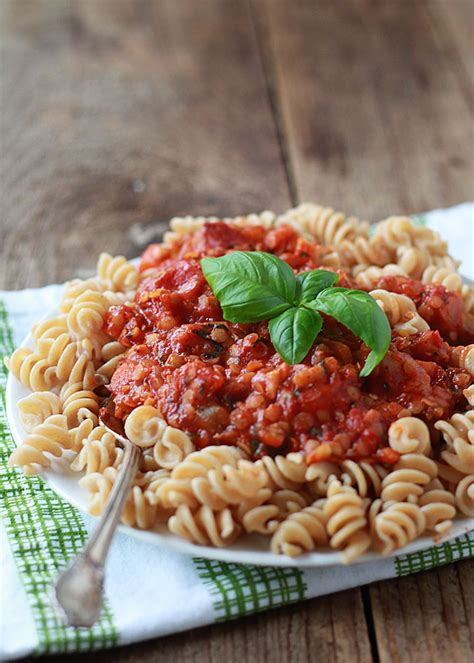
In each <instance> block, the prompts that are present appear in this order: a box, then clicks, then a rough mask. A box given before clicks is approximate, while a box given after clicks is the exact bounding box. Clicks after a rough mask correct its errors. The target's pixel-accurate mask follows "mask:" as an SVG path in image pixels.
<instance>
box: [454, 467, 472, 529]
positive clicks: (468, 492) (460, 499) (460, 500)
mask: <svg viewBox="0 0 474 663" xmlns="http://www.w3.org/2000/svg"><path fill="white" fill-rule="evenodd" d="M455 499H456V506H457V507H458V509H459V511H462V513H463V514H464V515H465V516H469V517H470V518H474V474H468V475H467V476H465V477H464V478H463V479H461V481H460V482H459V483H458V485H457V487H456V495H455Z"/></svg>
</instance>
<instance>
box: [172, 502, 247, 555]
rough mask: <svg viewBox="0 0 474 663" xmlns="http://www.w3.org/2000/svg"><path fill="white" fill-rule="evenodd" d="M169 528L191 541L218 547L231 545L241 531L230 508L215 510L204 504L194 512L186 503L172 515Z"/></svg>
mask: <svg viewBox="0 0 474 663" xmlns="http://www.w3.org/2000/svg"><path fill="white" fill-rule="evenodd" d="M168 529H169V530H170V532H172V533H173V534H177V535H178V536H181V537H183V538H184V539H187V540H188V541H191V543H197V544H199V545H202V546H205V545H209V544H211V545H213V546H216V547H218V548H222V547H223V546H228V545H230V544H231V543H232V542H233V541H234V540H235V539H236V538H237V537H238V535H239V534H240V531H241V530H240V527H239V525H238V524H237V523H236V522H235V520H234V519H233V517H232V512H231V510H230V509H228V508H226V509H222V510H221V511H213V510H212V509H211V508H210V507H208V506H202V507H200V508H199V509H197V511H194V512H193V511H192V510H191V509H190V508H189V507H188V506H187V505H185V504H182V505H181V506H179V507H178V508H177V510H176V513H175V514H174V515H173V516H171V518H170V519H169V521H168Z"/></svg>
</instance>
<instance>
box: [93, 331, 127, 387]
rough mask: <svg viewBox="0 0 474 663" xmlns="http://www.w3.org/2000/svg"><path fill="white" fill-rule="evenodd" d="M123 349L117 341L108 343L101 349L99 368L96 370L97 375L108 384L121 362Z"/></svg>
mask: <svg viewBox="0 0 474 663" xmlns="http://www.w3.org/2000/svg"><path fill="white" fill-rule="evenodd" d="M124 352H125V347H124V346H123V345H122V344H121V343H119V342H118V341H109V342H108V343H106V344H105V345H103V346H102V348H101V355H100V360H101V361H100V366H99V367H98V368H97V374H98V375H100V376H103V377H104V378H105V379H106V380H104V382H105V381H106V382H109V381H110V378H111V377H112V375H113V374H114V373H115V371H116V370H117V368H118V365H119V363H120V361H121V360H122V357H123V353H124Z"/></svg>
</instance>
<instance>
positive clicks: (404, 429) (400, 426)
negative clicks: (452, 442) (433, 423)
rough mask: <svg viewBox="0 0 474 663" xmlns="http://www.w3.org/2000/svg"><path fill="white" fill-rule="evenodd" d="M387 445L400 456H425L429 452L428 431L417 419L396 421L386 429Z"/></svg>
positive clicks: (423, 423) (410, 418) (403, 418)
mask: <svg viewBox="0 0 474 663" xmlns="http://www.w3.org/2000/svg"><path fill="white" fill-rule="evenodd" d="M388 443H389V445H390V446H391V448H392V449H393V450H394V451H398V453H400V454H425V455H428V454H429V453H430V452H431V441H430V431H429V429H428V426H427V425H426V424H425V422H424V421H422V420H421V419H418V418H417V417H402V418H401V419H397V421H394V422H393V424H391V425H390V428H389V429H388Z"/></svg>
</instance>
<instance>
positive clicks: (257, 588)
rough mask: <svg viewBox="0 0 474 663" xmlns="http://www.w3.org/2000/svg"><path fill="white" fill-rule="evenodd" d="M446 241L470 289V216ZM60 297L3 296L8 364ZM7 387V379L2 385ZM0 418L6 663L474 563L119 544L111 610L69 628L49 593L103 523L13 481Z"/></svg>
mask: <svg viewBox="0 0 474 663" xmlns="http://www.w3.org/2000/svg"><path fill="white" fill-rule="evenodd" d="M417 220H418V222H420V223H426V224H427V225H428V226H429V227H432V228H434V229H436V230H438V231H440V232H441V233H442V234H443V236H444V237H445V238H447V239H448V241H449V245H450V251H451V253H452V254H453V255H454V256H455V257H457V258H462V260H463V264H462V267H461V272H462V273H463V274H464V275H465V276H467V277H468V278H470V279H474V259H473V257H474V255H473V248H474V247H473V232H474V205H472V204H463V205H459V206H457V207H453V208H450V209H447V210H436V211H434V212H430V213H428V214H426V215H420V216H418V217H417ZM61 288H62V286H57V285H52V286H49V287H46V288H39V289H30V290H22V291H17V292H0V302H1V301H3V303H4V310H3V312H2V309H1V307H0V346H1V347H0V354H1V353H2V349H3V353H5V354H6V353H9V352H11V349H12V347H13V345H15V344H18V343H19V342H20V341H21V340H22V338H23V337H24V336H25V335H26V333H27V331H28V329H29V327H30V325H31V324H32V322H33V321H35V320H38V318H40V317H42V316H43V315H44V314H45V313H46V312H47V311H48V310H51V309H53V308H54V307H55V306H56V305H57V302H58V299H59V296H60V292H61ZM0 378H2V379H3V387H4V384H5V378H6V373H5V372H4V373H3V374H0ZM12 445H13V442H12V440H11V437H10V434H9V431H8V426H7V422H6V418H5V413H4V411H3V412H2V411H1V408H0V451H1V452H2V453H1V454H0V459H1V462H0V496H1V502H0V513H1V515H2V516H3V526H2V527H1V535H2V547H1V555H0V563H1V577H0V579H1V586H0V596H1V598H0V608H1V613H0V620H1V625H0V659H1V660H8V659H12V658H17V657H20V656H26V655H28V654H31V653H33V652H34V653H37V654H44V653H66V652H73V651H91V650H94V649H100V648H104V647H109V646H113V645H116V644H125V643H130V642H135V641H139V640H144V639H147V638H152V637H157V636H162V635H166V634H169V633H174V632H177V631H183V630H186V629H190V628H194V627H196V626H201V625H204V624H208V623H211V622H214V621H222V620H225V619H231V618H234V617H240V616H243V615H248V614H251V613H253V612H257V611H261V610H265V609H267V608H270V607H277V606H280V605H285V604H287V603H291V602H294V601H299V600H302V599H304V598H311V597H315V596H320V595H322V594H328V593H331V592H335V591H338V590H342V589H347V588H350V587H355V586H358V585H363V584H366V583H370V582H373V581H375V580H380V579H384V578H390V577H395V576H403V575H407V574H409V573H413V572H416V571H420V570H424V569H428V568H433V567H435V566H439V565H442V564H446V563H448V562H452V561H456V560H458V559H465V558H468V557H472V556H474V532H470V533H467V534H465V535H462V536H461V537H459V538H457V539H454V540H452V541H450V542H449V543H444V544H442V545H438V546H434V547H431V548H429V549H427V550H424V551H421V552H417V553H413V554H409V555H403V554H402V555H400V556H398V557H395V558H390V559H379V560H376V561H375V562H374V561H372V562H368V563H361V564H357V565H354V566H350V567H329V568H328V567H326V568H313V569H295V568H280V569H276V568H271V567H265V568H263V567H256V566H255V567H251V566H243V565H239V564H227V563H223V562H217V561H209V560H203V559H198V558H191V557H188V556H186V555H182V554H179V553H177V552H174V551H172V550H170V549H167V548H158V547H156V546H154V545H151V544H150V543H145V542H142V541H138V540H136V539H134V538H131V537H130V536H127V535H125V534H123V533H118V534H117V535H116V537H115V539H114V542H113V544H112V548H111V552H110V558H109V560H108V563H107V576H106V584H105V593H106V609H105V611H104V614H103V616H102V618H101V620H100V622H99V623H98V624H97V625H96V626H94V627H93V628H92V629H72V628H69V627H65V626H64V625H63V624H62V622H61V620H60V617H59V615H58V613H57V611H56V608H55V606H54V605H53V602H52V600H51V593H50V583H51V580H52V579H53V578H54V577H55V575H56V574H57V571H58V569H59V568H62V567H63V566H64V565H65V564H66V562H67V559H68V558H69V557H70V556H71V555H72V554H73V553H74V552H76V551H78V550H79V549H81V547H82V546H83V544H84V541H85V539H86V537H87V534H88V533H89V532H90V531H91V529H92V528H93V527H94V526H95V523H96V521H95V520H94V519H93V518H91V517H90V516H88V515H86V514H81V513H79V512H78V511H77V510H76V509H74V508H73V507H71V506H70V505H67V504H66V503H65V502H64V501H62V500H61V499H60V498H59V497H58V496H57V495H55V494H54V493H53V492H52V491H51V490H50V489H48V488H45V486H44V484H43V483H42V481H41V480H40V479H38V478H33V479H26V478H24V477H23V476H22V475H21V474H20V473H19V472H18V470H14V471H12V470H9V469H8V468H7V467H6V460H7V458H8V455H9V450H10V449H11V448H12Z"/></svg>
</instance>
